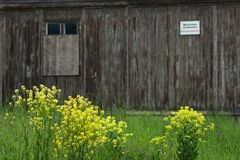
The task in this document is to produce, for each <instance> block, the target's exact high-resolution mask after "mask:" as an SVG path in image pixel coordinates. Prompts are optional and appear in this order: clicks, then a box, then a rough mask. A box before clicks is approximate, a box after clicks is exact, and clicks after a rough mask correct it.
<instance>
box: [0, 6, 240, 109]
mask: <svg viewBox="0 0 240 160" xmlns="http://www.w3.org/2000/svg"><path fill="white" fill-rule="evenodd" d="M239 17H240V5H239V4H237V3H236V4H233V5H232V4H225V5H221V4H205V5H185V6H183V5H164V6H162V5H155V6H143V5H142V6H141V5H138V6H121V5H120V6H115V7H114V6H111V7H105V8H103V7H98V8H97V7H95V8H87V7H86V8H85V7H83V8H75V9H73V10H71V9H55V10H53V9H44V8H39V9H36V10H19V11H17V10H12V11H11V10H9V11H4V12H3V13H0V18H1V19H0V27H1V28H0V29H1V32H0V39H1V42H0V44H1V45H0V49H1V51H0V53H1V56H2V57H1V58H2V60H4V61H3V62H4V63H5V64H4V63H1V64H2V66H3V70H2V74H3V83H2V84H3V91H2V92H1V93H3V95H4V97H5V98H6V97H7V96H8V95H9V93H10V91H11V90H13V89H14V88H16V87H19V85H20V84H26V85H28V86H30V85H33V84H38V83H44V84H46V85H57V87H60V88H62V89H63V91H64V93H65V96H66V95H76V94H82V95H88V96H90V97H91V98H94V99H96V100H98V102H99V103H101V104H104V105H106V106H111V105H112V104H114V103H123V104H127V105H129V106H131V107H135V106H137V107H141V106H146V107H148V108H151V109H156V110H161V109H165V108H168V107H169V108H173V107H175V106H179V105H192V106H195V107H198V108H203V109H208V108H212V107H214V108H220V107H224V108H225V109H232V108H236V107H240V98H239V97H240V89H239V86H240V18H239ZM58 20H59V21H68V20H70V21H72V20H74V21H76V22H79V24H80V28H81V29H80V34H79V58H78V59H79V60H77V61H78V62H79V64H75V65H78V66H79V68H78V69H79V75H75V76H73V75H71V76H44V75H43V74H42V73H43V63H44V62H43V60H44V57H43V50H44V47H43V35H44V34H43V28H44V23H45V22H51V21H58ZM185 20H200V24H201V35H199V36H198V35H197V36H180V33H179V30H180V29H179V25H180V21H185ZM1 58H0V60H1ZM0 75H1V68H0ZM0 81H1V79H0ZM0 91H1V86H0ZM1 93H0V97H1Z"/></svg>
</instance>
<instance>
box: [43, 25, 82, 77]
mask: <svg viewBox="0 0 240 160" xmlns="http://www.w3.org/2000/svg"><path fill="white" fill-rule="evenodd" d="M49 24H50V23H49ZM49 24H47V27H46V29H47V32H46V35H45V36H44V44H43V75H44V76H72V75H79V34H77V25H74V24H76V23H72V25H70V26H69V27H66V26H67V25H65V24H68V23H61V24H60V26H61V27H60V30H61V31H60V34H49V31H50V30H49V28H50V29H52V30H51V33H56V32H55V30H57V29H56V28H57V27H56V26H57V25H56V23H52V24H51V25H49ZM53 24H54V25H55V26H53ZM62 24H64V26H63V25H62ZM49 26H50V27H49ZM51 27H52V28H51ZM54 27H55V28H54ZM67 28H70V29H67ZM66 31H67V32H66Z"/></svg>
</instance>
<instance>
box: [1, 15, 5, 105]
mask: <svg viewBox="0 0 240 160" xmlns="http://www.w3.org/2000/svg"><path fill="white" fill-rule="evenodd" d="M3 19H4V17H3V16H1V14H0V28H1V29H2V32H0V105H1V104H2V100H3V68H4V64H3V62H4V60H3V54H4V43H3V40H4V38H5V33H6V31H5V25H4V20H3Z"/></svg>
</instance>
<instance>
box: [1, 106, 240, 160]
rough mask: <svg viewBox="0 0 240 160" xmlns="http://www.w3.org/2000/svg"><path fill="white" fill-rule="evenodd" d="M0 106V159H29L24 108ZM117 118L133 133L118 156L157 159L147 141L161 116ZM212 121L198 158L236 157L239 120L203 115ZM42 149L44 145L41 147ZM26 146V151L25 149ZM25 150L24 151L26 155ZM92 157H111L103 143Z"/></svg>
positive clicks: (223, 159) (234, 159)
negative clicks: (210, 129) (212, 126)
mask: <svg viewBox="0 0 240 160" xmlns="http://www.w3.org/2000/svg"><path fill="white" fill-rule="evenodd" d="M8 112H9V111H8V110H7V109H6V108H5V109H3V108H1V109H0V160H18V159H19V160H20V159H26V157H28V158H27V159H33V157H34V156H33V155H34V154H35V153H34V152H36V151H35V149H34V148H35V145H36V144H35V143H34V142H35V141H36V140H35V138H36V136H35V135H34V132H32V131H31V128H30V126H29V125H28V117H27V112H24V111H19V110H15V111H11V112H10V114H11V116H6V113H8ZM113 116H115V117H116V119H117V120H123V121H126V122H127V124H128V127H127V132H130V133H133V136H132V137H130V138H129V140H128V142H127V143H126V144H125V145H124V147H123V149H122V150H121V152H122V153H123V155H122V156H121V158H120V159H122V160H158V159H161V157H157V156H156V152H157V151H156V149H155V148H154V147H153V145H152V144H151V143H150V142H149V141H150V139H151V138H153V137H155V136H158V135H160V134H162V133H163V128H164V127H163V116H151V115H134V116H133V115H127V114H125V113H124V112H115V113H114V114H113ZM207 120H208V121H211V122H214V123H215V126H216V127H215V130H214V131H212V132H209V134H208V135H207V142H206V143H203V144H201V145H200V147H199V152H200V154H199V157H198V159H199V160H238V159H240V122H239V121H236V120H234V119H233V118H232V117H231V116H218V117H217V116H216V117H207ZM43 149H44V148H43ZM26 150H27V151H26ZM26 154H27V155H26ZM93 159H94V160H108V159H109V160H114V159H116V160H117V159H119V157H113V155H112V154H110V153H109V150H107V149H106V148H105V147H99V148H98V149H97V151H96V153H95V156H94V158H93Z"/></svg>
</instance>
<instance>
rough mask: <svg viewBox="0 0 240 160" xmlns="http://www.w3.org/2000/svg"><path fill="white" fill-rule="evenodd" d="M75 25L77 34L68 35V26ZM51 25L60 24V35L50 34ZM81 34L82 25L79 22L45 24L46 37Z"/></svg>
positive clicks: (50, 22) (51, 22)
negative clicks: (69, 24) (49, 27)
mask: <svg viewBox="0 0 240 160" xmlns="http://www.w3.org/2000/svg"><path fill="white" fill-rule="evenodd" d="M68 23H74V24H76V33H75V34H66V24H68ZM49 24H59V25H60V33H59V34H48V25H49ZM79 33H80V23H79V22H77V21H64V22H62V21H49V22H45V33H44V35H45V36H58V35H76V34H79Z"/></svg>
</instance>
